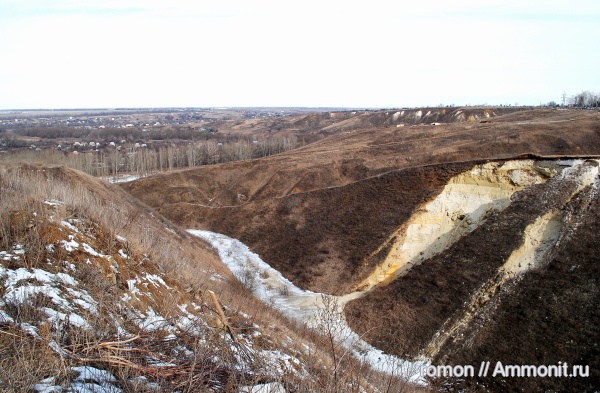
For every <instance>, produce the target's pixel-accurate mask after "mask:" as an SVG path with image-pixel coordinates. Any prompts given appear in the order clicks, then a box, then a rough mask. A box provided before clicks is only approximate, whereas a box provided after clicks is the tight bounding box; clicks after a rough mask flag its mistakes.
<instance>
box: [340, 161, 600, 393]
mask: <svg viewBox="0 0 600 393" xmlns="http://www.w3.org/2000/svg"><path fill="white" fill-rule="evenodd" d="M458 200H460V201H461V203H457V202H456V201H458ZM599 203H600V197H599V195H598V160H556V161H524V160H518V161H509V162H506V163H504V164H503V165H498V164H495V163H489V164H485V165H477V166H475V167H474V168H473V169H472V170H470V171H466V172H463V173H461V174H460V175H457V176H455V177H453V178H452V179H450V181H449V183H448V185H447V186H446V187H445V188H444V190H443V191H442V192H441V193H440V194H439V195H438V196H437V197H436V198H434V199H433V200H432V201H430V202H427V203H425V204H424V205H423V206H422V207H420V208H419V209H417V211H416V213H415V214H414V215H413V216H412V217H411V218H410V219H409V220H408V221H407V222H406V224H404V225H403V226H401V227H400V228H399V230H398V231H397V233H396V234H395V235H394V236H392V238H393V241H391V240H390V241H391V242H392V244H393V245H392V246H391V247H390V248H389V251H388V253H387V255H386V257H385V258H384V259H383V261H382V263H381V264H380V265H378V266H377V267H376V268H375V269H374V271H373V273H372V274H371V275H370V276H369V277H368V278H367V279H366V280H363V282H362V283H361V285H360V289H362V290H365V291H366V293H365V295H364V296H363V297H361V298H359V299H357V300H355V301H353V302H350V303H349V304H348V305H347V307H346V317H347V319H348V321H349V323H350V326H352V327H353V328H354V329H356V331H357V332H358V333H359V334H363V335H364V337H365V338H366V339H367V341H369V342H371V343H373V344H378V345H379V346H380V347H381V348H382V349H384V350H385V351H388V352H389V353H394V354H398V355H405V356H406V355H409V356H415V357H422V358H427V359H430V360H432V361H433V362H434V363H441V364H445V363H448V362H449V363H455V364H479V363H478V362H481V361H484V360H488V359H489V358H490V357H491V358H492V359H494V360H496V359H497V358H498V359H499V360H501V361H503V362H505V363H507V364H515V363H516V364H558V362H559V361H562V362H569V363H570V364H578V362H579V363H582V362H583V363H584V364H589V363H596V362H597V361H598V357H597V349H594V348H597V347H594V346H593V344H590V343H591V341H590V338H589V336H588V335H591V336H593V337H598V334H599V332H598V328H597V325H593V322H591V321H590V320H596V321H597V319H598V318H597V312H596V311H597V305H596V304H597V303H595V302H597V301H598V300H600V290H599V288H598V285H597V273H598V257H597V256H596V255H595V254H596V252H595V251H594V247H595V246H592V244H596V243H597V239H596V235H592V236H590V234H589V231H591V230H592V229H591V228H598V225H599V224H600V220H599V218H598V215H597V214H596V212H595V207H596V206H598V204H599ZM442 206H443V207H442ZM438 207H439V208H438ZM559 277H560V278H559ZM582 283H584V284H583V285H584V287H585V289H584V290H581V288H580V285H582ZM561 296H564V298H561ZM575 304H576V305H577V307H576V308H574V307H573V305H575ZM365 321H370V322H369V323H366V322H365ZM575 321H577V322H575ZM375 326H380V327H383V328H376V327H375ZM548 329H550V330H552V332H551V333H548V332H547V330H548ZM547 334H549V335H550V336H551V337H552V340H551V341H548V340H547V338H546V337H547ZM565 343H568V344H567V345H566V344H565ZM594 354H596V355H594ZM461 362H462V363H461ZM594 378H595V379H594V380H595V381H598V375H597V374H596V375H595V376H594ZM480 382H483V384H484V385H483V386H488V388H493V387H496V388H497V389H500V388H504V387H505V386H506V385H503V384H502V383H501V382H500V381H497V380H492V379H491V378H490V379H487V380H486V379H484V380H483V381H480ZM522 382H523V381H521V382H519V386H523V385H522V384H521V383H522ZM538 382H539V381H538ZM555 382H556V381H545V382H544V381H542V382H539V383H542V385H535V384H533V383H532V382H530V381H528V382H527V383H526V385H527V386H529V387H530V388H534V387H535V388H537V387H539V386H544V387H547V388H549V387H556V386H560V384H559V385H556V384H555ZM580 382H582V381H579V382H578V383H580ZM465 383H468V382H465ZM581 386H587V385H585V381H584V382H583V385H581ZM590 386H593V385H590ZM471 387H472V386H471Z"/></svg>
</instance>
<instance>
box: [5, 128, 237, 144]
mask: <svg viewBox="0 0 600 393" xmlns="http://www.w3.org/2000/svg"><path fill="white" fill-rule="evenodd" d="M215 131H216V129H214V128H211V127H208V128H206V129H205V130H200V131H198V130H195V129H192V128H190V127H177V128H167V127H165V128H160V129H153V130H148V131H143V130H141V129H139V128H136V127H129V128H102V129H97V128H92V129H89V128H71V127H49V128H45V127H23V128H17V129H14V130H12V133H14V134H16V135H19V136H28V137H34V138H42V139H78V140H81V141H88V142H89V141H94V142H112V141H114V142H118V141H121V140H126V141H128V142H144V141H148V140H158V141H165V140H174V139H175V140H186V141H193V140H207V139H218V138H229V139H231V138H232V136H223V135H221V134H217V133H216V132H215ZM2 133H6V132H5V131H2V130H1V129H0V135H1V134H2Z"/></svg>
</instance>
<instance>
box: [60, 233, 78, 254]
mask: <svg viewBox="0 0 600 393" xmlns="http://www.w3.org/2000/svg"><path fill="white" fill-rule="evenodd" d="M73 238H74V236H73V235H69V241H66V240H61V243H62V245H63V248H64V249H65V250H66V251H67V252H73V251H75V250H77V249H78V248H79V243H77V242H76V241H75V240H73Z"/></svg>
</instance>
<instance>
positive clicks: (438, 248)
mask: <svg viewBox="0 0 600 393" xmlns="http://www.w3.org/2000/svg"><path fill="white" fill-rule="evenodd" d="M556 166H557V165H556V164H554V163H550V162H545V163H544V162H536V161H534V160H514V161H508V162H504V163H500V162H491V163H487V164H480V165H475V166H474V167H473V168H472V169H470V170H468V171H466V172H463V173H461V174H459V175H457V176H454V177H453V178H451V179H450V180H449V181H448V184H447V185H446V186H445V187H444V189H443V190H442V192H441V193H440V194H439V195H437V196H436V197H435V198H434V199H433V200H432V201H430V202H427V203H425V204H424V205H423V206H420V207H418V208H417V210H416V212H415V213H414V214H413V215H412V216H411V217H410V219H409V220H408V221H407V222H406V223H405V224H403V225H402V226H400V227H399V228H398V229H397V230H396V231H394V233H393V234H392V236H390V237H389V238H388V239H387V240H386V241H385V242H384V243H383V244H382V245H381V246H380V247H379V248H378V249H377V251H376V252H375V254H376V253H379V252H381V250H383V249H385V248H387V247H389V245H390V243H391V250H390V251H389V253H388V254H387V256H386V257H385V260H384V261H383V262H382V263H380V264H379V265H378V266H377V267H376V268H375V269H374V271H373V272H372V273H371V274H370V275H369V277H367V278H366V279H365V280H363V281H362V282H361V283H360V284H359V285H358V287H357V289H358V290H364V289H365V288H371V287H373V286H374V285H377V284H380V283H384V284H385V283H389V282H391V281H392V280H394V279H396V278H397V277H399V276H402V275H404V274H406V272H407V271H408V270H409V269H410V268H411V267H413V266H414V265H418V264H420V263H421V262H423V261H425V260H427V259H429V258H431V257H432V256H433V255H435V254H438V253H440V252H442V251H443V250H445V249H446V248H448V247H449V246H450V245H452V244H453V243H455V242H456V241H457V240H459V239H460V238H461V237H463V236H465V235H466V234H468V233H470V232H472V231H473V230H474V229H475V228H477V227H478V226H480V225H481V224H482V223H483V222H484V221H485V218H486V217H488V215H489V214H491V213H492V212H498V211H502V210H504V209H505V208H506V207H508V205H509V204H510V198H511V196H512V195H513V194H514V193H515V192H517V191H520V190H522V189H524V188H525V187H528V186H531V185H533V184H539V183H543V182H545V181H546V180H547V179H548V177H549V176H551V175H552V174H555V173H557V170H556V169H555V167H556Z"/></svg>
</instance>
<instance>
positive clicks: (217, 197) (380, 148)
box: [122, 110, 600, 391]
mask: <svg viewBox="0 0 600 393" xmlns="http://www.w3.org/2000/svg"><path fill="white" fill-rule="evenodd" d="M426 112H427V111H424V112H423V114H425V113H426ZM372 115H373V117H372V119H373V128H360V127H359V129H356V128H353V127H356V124H354V123H353V122H354V121H355V120H353V119H352V117H351V116H347V117H345V118H344V119H343V122H341V123H337V125H336V126H335V127H331V124H327V125H325V124H323V129H322V132H323V134H322V135H327V136H326V137H324V138H322V139H320V140H318V141H317V142H314V143H311V144H309V145H307V146H305V147H303V148H301V149H297V150H295V151H291V152H288V153H285V154H280V155H277V156H272V157H268V158H265V159H261V160H252V161H246V162H238V163H231V164H225V165H217V166H210V167H202V168H197V169H192V170H188V171H180V172H177V173H172V174H164V175H160V176H155V177H151V178H147V179H142V180H139V181H136V182H133V183H129V184H124V185H123V186H122V187H123V188H124V189H125V190H127V191H128V192H130V193H132V194H133V195H134V196H136V197H138V198H139V199H141V200H142V201H143V202H145V203H147V204H148V205H150V206H152V207H154V208H155V209H156V210H158V212H160V213H161V214H163V215H165V216H166V217H167V218H169V219H170V220H172V221H174V222H175V223H177V224H179V225H181V226H183V227H187V228H200V229H208V230H212V231H216V232H221V233H225V234H227V235H229V236H232V237H236V238H238V239H240V240H241V241H243V242H244V243H246V244H247V245H248V246H249V247H250V248H251V249H252V250H253V251H255V252H257V253H259V254H260V255H261V257H262V258H263V259H264V260H265V261H266V262H268V263H269V264H271V265H272V266H273V267H275V268H276V269H278V270H280V271H281V272H282V273H283V274H284V276H286V277H287V278H289V279H290V280H292V281H294V283H296V284H297V285H299V286H301V287H303V288H306V289H311V290H316V291H322V292H327V293H333V294H341V293H345V292H347V291H349V290H350V289H351V288H352V287H353V286H354V285H355V284H357V283H358V282H360V281H361V279H362V278H364V277H365V275H366V274H367V273H368V272H369V271H370V269H371V268H372V267H373V266H374V264H376V263H377V262H378V256H374V257H371V258H369V257H368V256H369V255H370V254H371V253H372V252H373V251H375V250H376V249H377V248H378V247H379V246H380V245H381V244H382V243H383V242H384V240H386V239H387V238H388V237H389V236H390V235H391V234H392V233H393V232H394V230H395V229H397V228H398V227H399V226H400V225H401V224H403V223H404V222H405V221H406V220H407V219H408V218H409V217H410V215H411V214H412V213H413V212H414V211H415V209H418V207H419V206H420V205H421V204H422V203H424V202H427V201H429V200H431V199H432V198H433V197H435V196H436V195H437V193H439V192H440V191H441V189H442V188H443V186H444V185H445V183H446V181H447V180H448V179H449V178H450V177H452V176H453V175H455V174H457V173H460V172H462V171H464V170H466V169H467V168H470V167H472V166H473V165H474V164H475V163H478V162H484V161H487V160H503V159H509V158H516V157H533V156H540V157H591V156H598V155H600V114H599V113H597V112H592V111H570V110H533V111H519V112H514V113H508V114H504V115H501V116H497V117H493V118H492V119H491V122H490V121H489V119H486V120H485V121H486V122H485V123H480V122H479V121H465V122H460V123H452V124H442V125H439V126H433V125H423V124H425V123H423V122H422V123H420V125H412V126H411V125H410V124H408V123H407V124H405V126H404V127H395V125H393V124H391V123H390V124H385V119H384V120H381V121H382V122H380V123H377V122H376V121H375V119H377V116H380V117H382V119H383V117H384V115H382V114H372ZM391 115H392V113H391V112H390V113H388V114H387V115H385V116H388V117H389V116H391ZM413 115H414V114H413ZM319 116H325V115H324V114H320V115H316V116H315V117H314V118H313V119H312V121H314V122H316V124H317V126H315V124H312V125H310V127H317V128H318V124H319V122H320V121H323V119H320V118H319ZM363 120H364V119H363ZM305 121H308V120H307V119H305ZM433 122H436V120H432V121H431V122H430V123H433ZM430 123H426V124H430ZM361 124H362V126H361V127H364V125H365V124H367V123H361ZM300 126H302V124H298V128H299V129H300V128H301V127H300ZM307 127H308V128H310V127H309V126H307ZM336 127H337V128H336ZM344 127H348V128H344ZM308 128H307V129H308ZM325 128H326V129H325ZM307 132H308V131H307ZM310 132H313V131H310ZM570 187H572V184H569V183H568V182H564V183H560V184H559V183H556V182H553V181H549V182H548V183H546V184H544V185H538V186H534V187H532V188H530V189H527V190H525V191H522V192H519V193H517V194H515V196H514V197H513V199H514V201H513V203H512V204H511V205H510V206H509V208H507V209H506V210H504V211H502V212H500V213H495V214H492V215H491V216H490V217H489V218H488V220H487V221H486V222H485V223H484V224H483V225H482V226H480V227H479V228H477V229H476V230H475V231H473V232H472V233H470V234H469V235H467V236H465V237H463V238H462V239H461V240H459V241H458V242H457V243H455V244H454V245H453V246H451V247H450V248H449V249H447V250H446V251H444V252H443V253H441V254H439V255H437V256H435V257H433V258H431V259H429V260H427V261H425V262H424V263H423V264H421V265H420V266H417V267H415V268H413V269H412V270H411V271H410V272H409V273H408V274H407V275H406V276H405V277H403V278H401V279H398V280H396V281H394V282H392V283H391V284H390V285H388V286H385V287H380V288H377V289H376V290H374V291H373V292H371V293H370V294H368V295H367V296H366V297H364V298H362V299H359V300H357V301H354V302H352V303H350V304H349V305H348V306H347V308H346V315H347V317H348V320H349V323H350V324H351V325H352V326H353V328H354V329H356V331H357V332H358V333H359V334H364V336H365V338H366V339H367V340H369V341H370V342H371V343H372V344H373V345H375V346H377V347H379V348H382V349H384V350H386V351H388V352H390V353H395V354H399V355H402V356H414V355H415V354H417V353H418V352H419V351H420V350H421V349H422V348H423V346H424V345H425V344H426V343H427V342H428V341H429V340H430V339H431V337H432V336H433V335H434V333H435V332H436V331H437V330H438V329H439V328H440V327H441V325H442V324H443V323H444V322H445V321H447V320H453V319H457V318H459V317H460V315H462V313H463V312H464V304H465V302H466V301H468V300H469V299H470V296H471V295H472V294H473V293H474V292H475V291H476V290H477V289H478V288H479V287H480V286H481V284H482V283H484V282H485V281H487V280H488V279H490V278H492V277H493V276H494V274H495V273H496V271H497V269H498V267H499V266H501V265H502V264H503V263H504V262H505V260H506V258H507V257H508V256H509V255H510V253H511V252H512V251H513V250H515V249H516V248H518V247H519V246H520V245H521V243H522V234H523V230H524V229H525V227H526V226H527V225H529V224H531V223H532V222H534V220H535V219H536V218H537V217H538V216H540V215H542V214H544V213H546V212H548V211H549V210H550V209H552V208H557V207H558V208H561V209H563V210H564V211H575V210H576V209H577V203H578V202H577V198H576V199H575V200H574V201H568V197H567V196H568V195H570ZM599 203H600V201H598V200H597V199H596V200H594V201H593V204H592V207H591V208H590V209H589V212H590V213H586V214H585V215H584V216H583V217H585V218H581V222H582V223H583V224H582V225H580V226H579V227H576V226H574V227H573V231H574V233H573V234H572V235H571V236H570V237H569V238H568V241H567V240H565V241H564V242H563V243H562V246H561V247H562V248H561V249H560V250H559V251H557V254H556V255H554V256H553V259H552V260H551V262H550V265H549V266H548V267H547V268H544V269H541V270H538V271H535V272H530V273H527V274H526V275H525V276H524V277H523V279H522V280H521V281H519V282H514V283H511V284H509V285H507V286H505V287H504V288H506V289H505V292H506V294H500V295H499V296H498V297H497V298H496V299H495V300H494V303H493V304H491V305H490V311H489V313H487V314H485V315H483V316H481V317H480V318H479V319H477V320H475V321H474V322H473V326H472V327H470V329H471V330H468V331H467V333H465V334H466V336H465V337H466V338H465V337H463V338H461V337H453V338H452V339H451V340H449V341H448V342H447V343H446V345H445V346H444V347H443V348H442V350H441V352H440V354H439V357H438V358H437V359H434V361H436V362H442V361H443V362H450V363H454V364H473V365H475V367H476V368H477V365H478V362H480V361H481V360H490V361H494V362H495V361H496V360H502V361H506V362H507V364H536V365H541V364H555V363H557V362H558V361H563V362H565V361H566V362H568V363H569V364H584V365H585V364H589V365H590V368H591V370H598V369H599V368H598V367H599V365H600V356H599V350H598V347H597V344H596V343H598V342H600V328H599V326H600V324H599V322H600V321H599V318H600V314H598V306H597V304H598V300H600V299H599V297H600V295H599V289H598V288H599V282H598V277H600V275H599V274H598V273H599V272H598V271H597V267H595V266H596V265H598V264H597V262H598V261H597V259H598V258H597V257H596V256H595V252H596V251H597V249H598V240H597V236H596V235H595V234H596V233H597V232H598V229H600V228H598V226H599V225H600V222H599V221H598V217H597V215H595V214H591V212H594V211H596V210H595V209H596V208H597V207H598V204H599ZM572 266H576V268H575V269H574V270H571V267H572ZM453 383H455V384H456V383H457V381H453ZM461 383H462V384H468V386H467V388H468V389H472V390H477V389H483V390H485V389H491V390H492V391H510V390H511V389H512V390H514V389H521V388H522V387H526V388H527V389H525V390H526V391H532V390H540V389H541V390H544V389H553V387H555V386H557V387H558V390H566V389H567V388H566V387H567V386H571V385H568V384H570V383H574V384H575V385H573V386H576V387H577V388H576V389H575V390H577V391H593V388H595V389H598V387H599V386H600V379H599V375H598V372H597V371H592V372H591V374H590V377H589V378H588V379H580V380H572V379H568V378H567V379H564V380H561V381H558V382H557V381H554V380H552V379H548V380H542V379H540V378H537V379H533V378H532V379H528V380H527V381H525V380H524V379H523V378H521V379H519V380H503V379H499V378H497V379H494V380H493V381H492V380H489V379H488V380H481V381H478V380H476V379H471V380H469V381H466V382H465V381H463V382H461ZM477 384H479V385H477ZM481 384H485V386H488V387H487V388H484V387H482V386H484V385H481ZM515 391H516V390H515Z"/></svg>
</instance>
